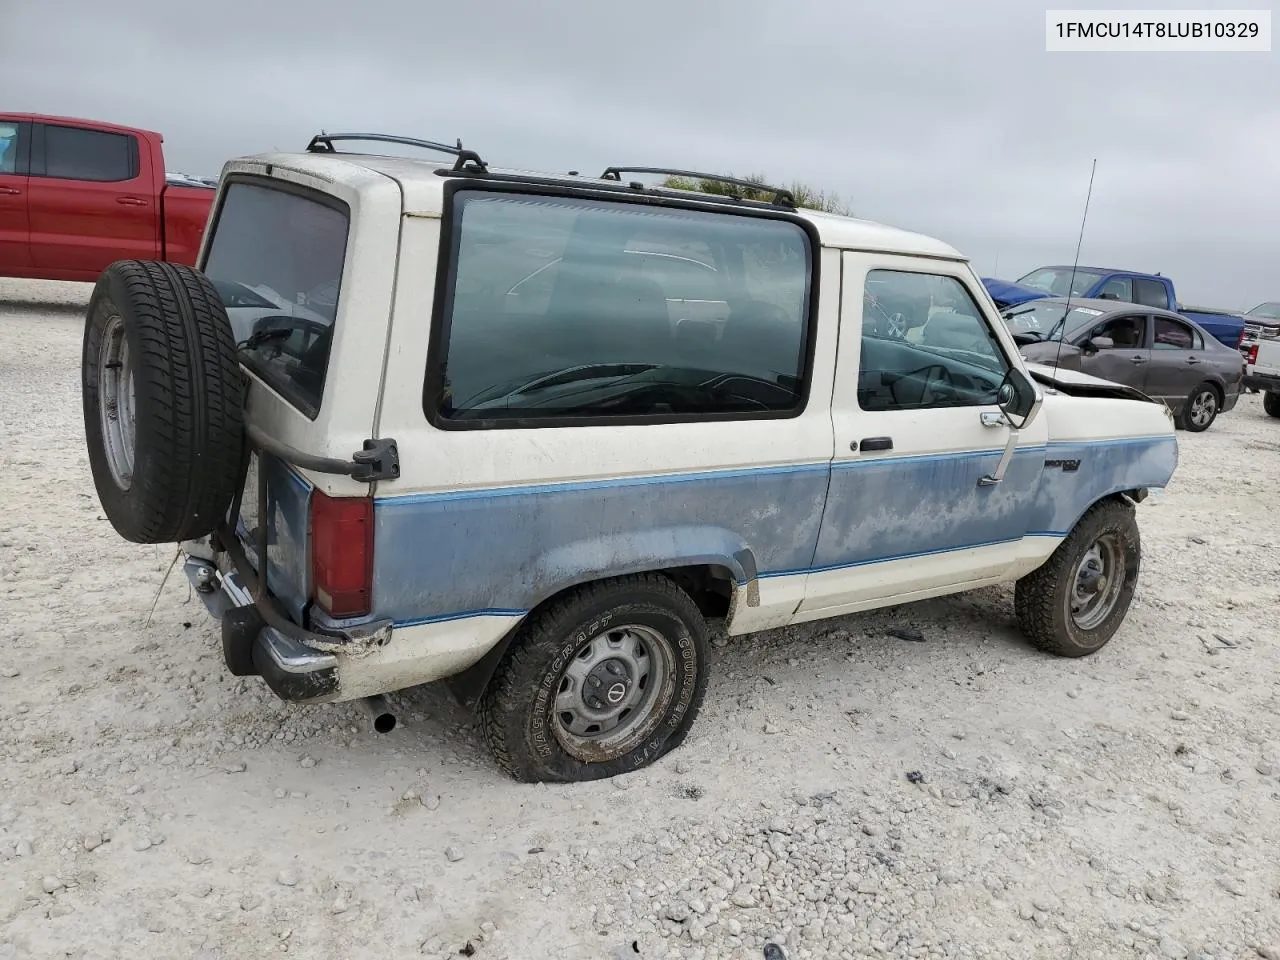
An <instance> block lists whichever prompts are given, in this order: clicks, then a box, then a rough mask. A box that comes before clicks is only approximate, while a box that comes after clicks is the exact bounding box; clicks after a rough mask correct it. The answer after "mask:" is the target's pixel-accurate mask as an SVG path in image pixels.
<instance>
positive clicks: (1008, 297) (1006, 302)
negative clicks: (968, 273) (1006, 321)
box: [982, 277, 1049, 310]
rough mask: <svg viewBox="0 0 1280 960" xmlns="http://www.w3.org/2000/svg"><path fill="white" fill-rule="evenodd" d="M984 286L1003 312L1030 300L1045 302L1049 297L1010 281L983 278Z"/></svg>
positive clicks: (1032, 288)
mask: <svg viewBox="0 0 1280 960" xmlns="http://www.w3.org/2000/svg"><path fill="white" fill-rule="evenodd" d="M982 285H983V286H984V287H986V288H987V293H989V294H991V299H992V300H994V301H995V302H996V306H998V307H1000V309H1001V310H1003V309H1004V308H1005V307H1013V306H1017V305H1018V304H1020V303H1026V302H1027V301H1028V300H1043V299H1044V298H1045V297H1047V296H1049V294H1047V293H1045V292H1044V291H1043V290H1036V289H1035V288H1034V287H1024V286H1023V285H1022V284H1020V283H1010V282H1009V281H1008V280H997V279H995V278H994V277H983V278H982Z"/></svg>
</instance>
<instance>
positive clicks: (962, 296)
mask: <svg viewBox="0 0 1280 960" xmlns="http://www.w3.org/2000/svg"><path fill="white" fill-rule="evenodd" d="M862 316H863V320H862V350H861V356H860V358H859V362H858V403H859V405H860V406H861V407H862V408H863V409H864V410H920V409H928V408H933V407H969V406H980V405H985V404H992V403H995V402H996V393H997V391H998V390H999V388H1000V384H1001V382H1002V381H1003V380H1004V377H1005V374H1007V373H1008V372H1009V362H1008V360H1007V359H1006V357H1005V355H1004V351H1003V350H1001V348H1000V343H999V341H998V340H997V339H996V336H995V333H994V332H993V331H992V329H991V328H990V326H988V324H987V321H986V319H985V318H984V317H983V315H982V311H981V310H980V309H979V308H978V304H977V302H976V301H975V300H974V298H973V295H972V294H970V292H969V291H968V290H967V289H966V288H965V286H964V284H963V283H961V282H960V281H959V280H958V279H956V278H955V277H949V276H942V275H936V274H927V273H914V272H909V271H904V270H872V271H870V272H869V273H868V274H867V280H866V286H865V288H864V290H863V314H862Z"/></svg>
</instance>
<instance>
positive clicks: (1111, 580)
mask: <svg viewBox="0 0 1280 960" xmlns="http://www.w3.org/2000/svg"><path fill="white" fill-rule="evenodd" d="M1124 559H1125V550H1124V545H1123V544H1122V543H1121V542H1120V538H1119V537H1117V536H1116V535H1115V534H1111V533H1104V534H1103V535H1102V536H1100V537H1098V539H1097V540H1095V541H1094V542H1093V543H1092V544H1091V545H1090V546H1089V549H1088V550H1086V551H1085V552H1084V556H1083V557H1081V558H1080V562H1079V563H1078V564H1076V569H1075V576H1074V577H1073V578H1072V583H1071V591H1070V592H1069V593H1068V594H1067V612H1068V614H1069V615H1070V616H1071V621H1072V622H1073V623H1074V624H1075V625H1076V626H1077V627H1078V628H1080V629H1081V630H1093V629H1095V628H1096V627H1098V626H1099V625H1101V624H1102V622H1103V621H1104V620H1106V619H1107V617H1109V616H1111V614H1112V612H1113V611H1114V610H1115V608H1116V604H1117V603H1119V601H1120V592H1121V591H1122V590H1123V589H1124V578H1125V566H1124Z"/></svg>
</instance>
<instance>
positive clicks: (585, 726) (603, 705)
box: [552, 624, 677, 763]
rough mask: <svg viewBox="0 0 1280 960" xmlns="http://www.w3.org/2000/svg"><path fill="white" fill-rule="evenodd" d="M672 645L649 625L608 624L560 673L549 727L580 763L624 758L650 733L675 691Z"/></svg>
mask: <svg viewBox="0 0 1280 960" xmlns="http://www.w3.org/2000/svg"><path fill="white" fill-rule="evenodd" d="M676 662H677V657H676V650H675V645H674V644H673V643H672V642H671V640H670V638H668V637H667V636H665V635H664V634H663V633H662V632H661V631H659V630H656V629H655V628H653V627H650V626H641V625H640V624H628V625H626V626H620V627H610V628H609V629H607V630H605V631H603V632H602V633H599V634H597V635H596V636H594V637H592V638H591V639H590V640H588V641H587V642H586V643H585V644H583V645H582V647H580V648H579V649H578V652H577V653H576V654H575V655H574V658H573V659H572V660H571V661H570V662H569V665H568V666H567V667H565V669H564V672H563V673H562V674H561V675H560V682H559V684H558V685H557V688H556V697H555V702H554V705H553V710H554V715H553V719H552V725H553V727H554V730H555V735H556V739H557V740H559V741H560V745H561V746H562V747H564V749H565V751H566V752H567V753H568V754H569V755H570V756H573V757H574V758H576V759H578V760H580V761H582V762H584V763H593V762H597V763H598V762H608V761H609V760H614V759H617V758H618V757H622V756H625V755H626V754H628V753H629V752H631V751H632V750H634V749H635V748H636V747H638V746H639V745H640V744H642V743H644V741H645V739H646V738H647V737H649V736H650V734H652V732H653V730H654V728H655V727H656V726H657V724H658V723H660V722H661V720H662V715H663V712H664V711H665V710H666V708H667V705H668V704H669V703H670V701H671V697H672V695H673V694H674V691H675V683H676V678H675V664H676Z"/></svg>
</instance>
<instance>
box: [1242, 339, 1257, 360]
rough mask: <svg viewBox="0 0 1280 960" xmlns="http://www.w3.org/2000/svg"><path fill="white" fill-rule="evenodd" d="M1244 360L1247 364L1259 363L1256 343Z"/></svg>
mask: <svg viewBox="0 0 1280 960" xmlns="http://www.w3.org/2000/svg"><path fill="white" fill-rule="evenodd" d="M1244 359H1245V363H1257V362H1258V345H1257V344H1256V343H1255V344H1253V345H1252V346H1251V347H1249V353H1248V354H1247V355H1246V356H1245V358H1244Z"/></svg>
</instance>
